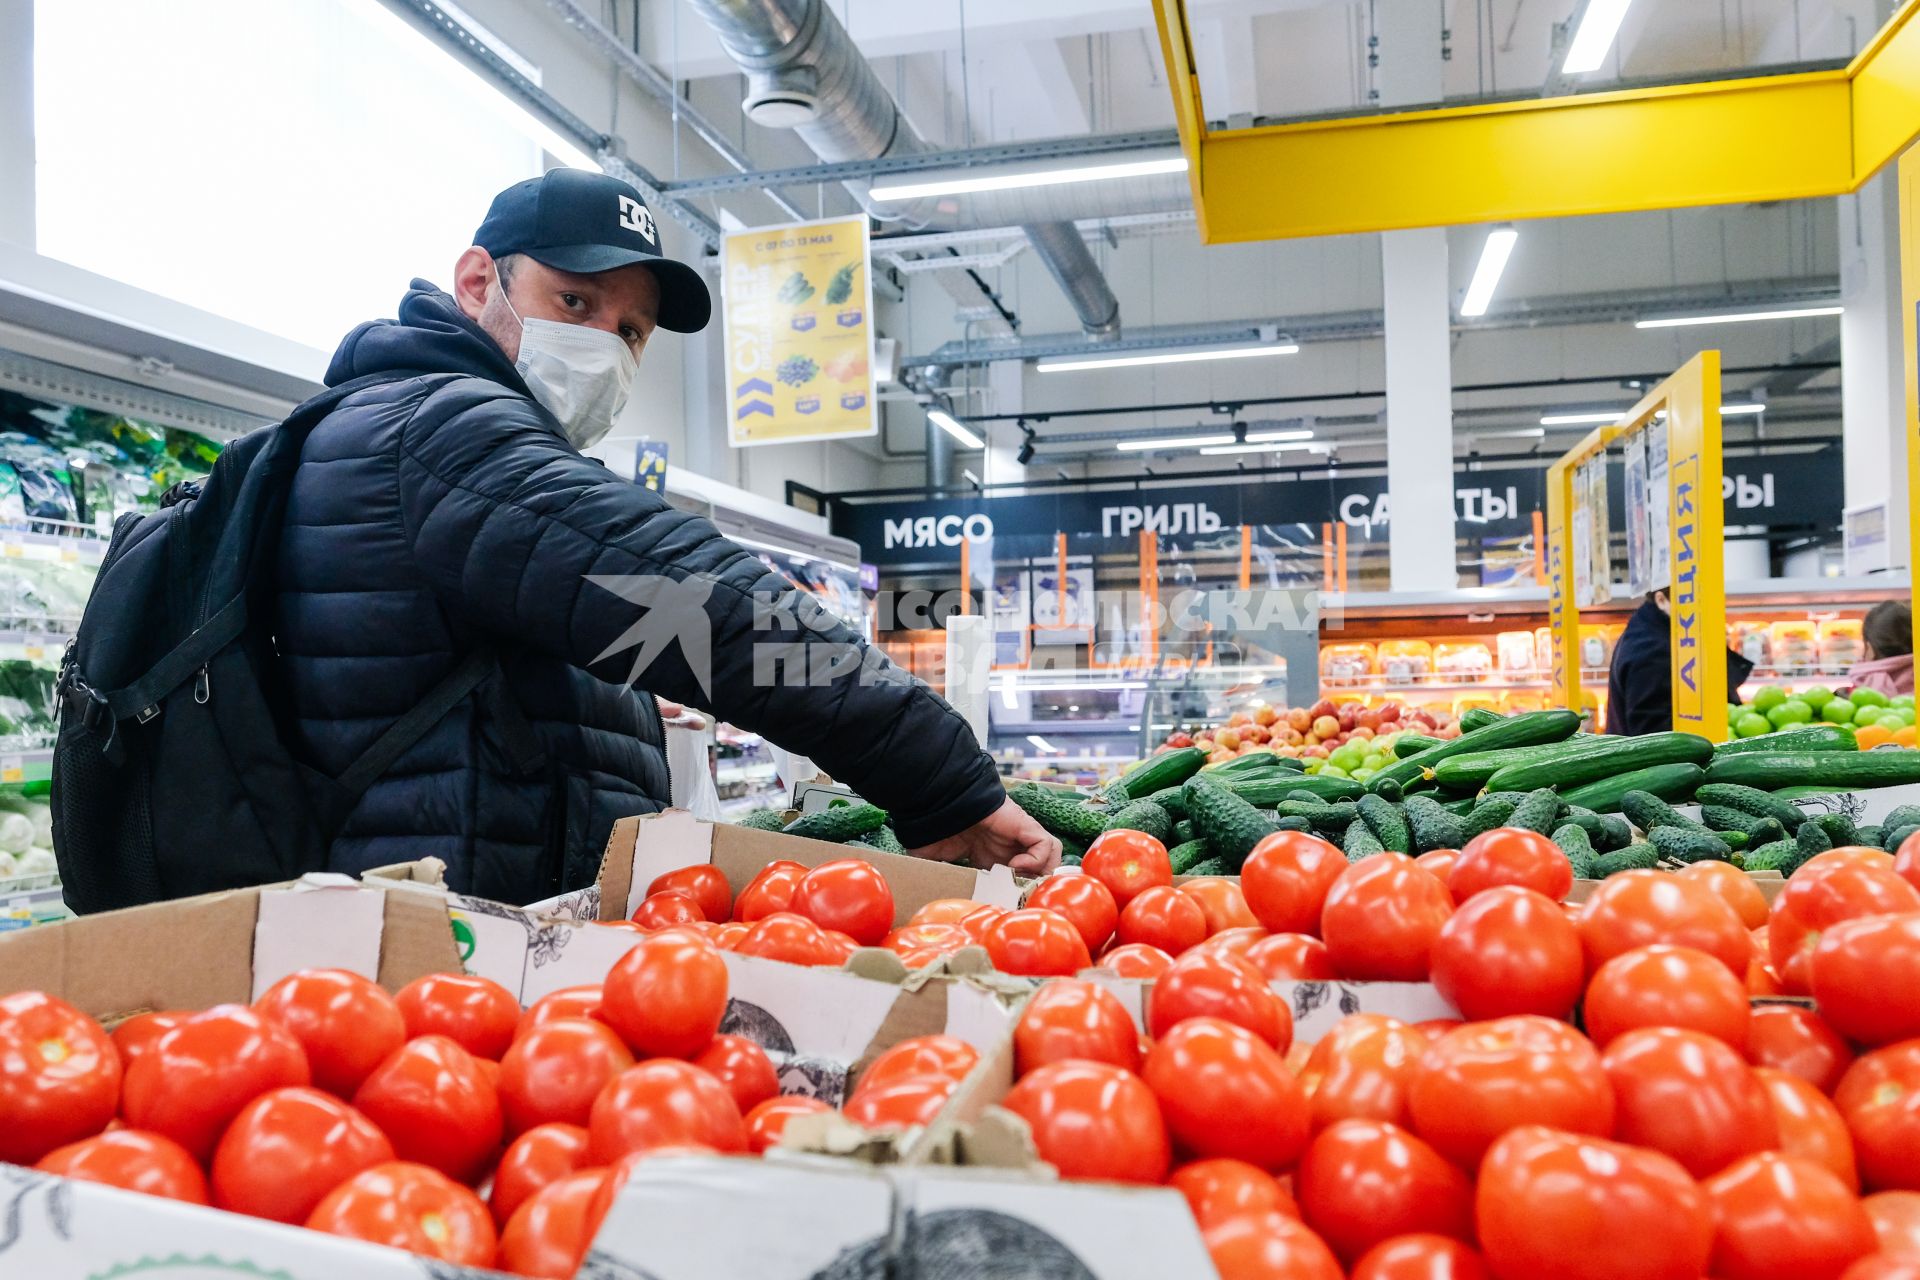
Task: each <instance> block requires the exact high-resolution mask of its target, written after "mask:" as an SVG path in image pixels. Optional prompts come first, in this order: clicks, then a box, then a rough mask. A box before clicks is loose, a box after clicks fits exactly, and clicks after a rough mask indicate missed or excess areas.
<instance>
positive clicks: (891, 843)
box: [847, 826, 907, 854]
mask: <svg viewBox="0 0 1920 1280" xmlns="http://www.w3.org/2000/svg"><path fill="white" fill-rule="evenodd" d="M847 843H848V844H863V845H865V846H867V848H869V849H878V850H879V851H880V852H881V853H901V854H904V853H905V852H906V851H907V846H905V845H903V844H901V843H900V837H899V836H897V835H895V834H894V833H893V828H892V827H888V826H879V827H875V828H874V829H873V830H871V831H869V832H867V833H866V834H865V835H858V836H855V837H854V838H853V839H852V840H849V841H848V842H847Z"/></svg>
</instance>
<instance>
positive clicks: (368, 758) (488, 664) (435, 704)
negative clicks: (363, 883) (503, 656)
mask: <svg viewBox="0 0 1920 1280" xmlns="http://www.w3.org/2000/svg"><path fill="white" fill-rule="evenodd" d="M496 661H497V660H496V659H495V657H494V654H493V651H492V650H491V649H475V650H474V651H473V652H472V653H469V654H468V655H467V656H466V657H464V658H462V659H461V660H460V661H459V663H457V664H456V665H455V666H454V668H453V670H451V671H449V672H447V674H446V675H444V676H441V677H440V680H439V682H438V683H436V684H435V685H434V686H433V688H431V689H429V690H427V692H426V694H425V695H424V696H422V697H421V699H420V701H418V702H416V703H414V704H413V706H412V708H411V709H409V710H408V711H407V712H406V714H405V715H402V716H401V717H400V718H399V719H398V720H395V721H394V722H393V723H392V724H390V725H388V726H387V728H386V730H385V732H383V733H381V735H380V736H379V737H377V738H375V739H374V740H373V745H372V746H370V747H368V748H367V749H366V750H365V751H363V752H361V753H360V758H359V759H358V760H355V761H354V762H353V763H352V764H350V765H348V766H347V768H346V771H345V772H344V773H342V774H340V776H339V777H337V778H336V779H334V781H335V782H337V783H338V784H339V786H340V789H341V790H342V791H344V792H345V793H346V795H347V797H348V798H349V799H355V800H357V799H358V798H359V797H360V796H361V794H362V793H364V792H365V791H366V789H367V788H368V787H370V786H372V785H373V784H374V783H375V782H376V781H377V780H378V779H379V778H380V776H381V775H382V774H384V773H386V771H387V770H388V769H390V768H392V767H393V762H394V761H396V760H398V759H399V758H400V757H401V756H402V755H403V754H405V753H406V750H407V748H409V747H411V746H412V745H413V744H414V743H416V742H418V741H420V739H422V738H424V737H426V735H427V731H428V730H429V729H431V728H433V726H434V725H436V724H439V723H440V721H441V719H442V717H444V716H445V715H446V714H447V712H449V711H451V710H453V708H454V707H455V706H456V705H458V704H459V702H460V700H461V699H462V698H465V697H466V696H467V695H468V694H470V693H472V692H473V691H474V690H475V689H478V688H479V687H480V685H481V683H482V682H483V681H485V680H486V678H487V677H488V676H489V675H491V674H492V673H493V670H494V667H495V665H496Z"/></svg>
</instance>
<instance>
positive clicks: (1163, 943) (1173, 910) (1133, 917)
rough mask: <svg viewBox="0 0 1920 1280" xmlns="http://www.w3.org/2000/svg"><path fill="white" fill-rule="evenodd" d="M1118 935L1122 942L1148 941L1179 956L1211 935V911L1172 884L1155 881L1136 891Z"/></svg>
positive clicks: (1123, 912)
mask: <svg viewBox="0 0 1920 1280" xmlns="http://www.w3.org/2000/svg"><path fill="white" fill-rule="evenodd" d="M1113 936H1114V937H1116V938H1118V939H1119V940H1120V944H1121V945H1122V946H1130V945H1132V944H1133V943H1136V942H1144V943H1146V944H1147V945H1148V946H1150V947H1158V948H1159V949H1160V950H1162V951H1164V952H1166V953H1167V954H1168V955H1170V956H1178V955H1179V954H1180V953H1181V952H1183V951H1186V950H1187V949H1188V948H1190V947H1193V946H1196V945H1198V944H1199V942H1200V941H1201V940H1202V939H1203V938H1205V937H1206V936H1207V914H1206V912H1204V911H1202V910H1201V909H1200V904H1199V903H1198V902H1196V901H1194V899H1193V898H1191V897H1189V896H1188V895H1187V894H1184V893H1182V892H1180V890H1178V889H1175V888H1173V887H1172V886H1171V885H1155V886H1154V887H1153V888H1151V889H1143V890H1141V891H1140V892H1139V893H1137V894H1135V895H1134V897H1133V900H1132V901H1131V902H1129V903H1127V905H1126V906H1125V907H1123V908H1121V911H1120V926H1119V928H1118V929H1117V930H1116V931H1115V933H1114V935H1113Z"/></svg>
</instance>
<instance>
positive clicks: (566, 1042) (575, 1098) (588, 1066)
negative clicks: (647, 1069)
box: [499, 1018, 633, 1137]
mask: <svg viewBox="0 0 1920 1280" xmlns="http://www.w3.org/2000/svg"><path fill="white" fill-rule="evenodd" d="M632 1065H633V1055H632V1054H631V1053H629V1052H627V1046H626V1045H625V1044H624V1043H623V1042H622V1041H621V1039H620V1037H619V1036H617V1035H615V1034H614V1033H613V1030H612V1028H610V1027H608V1026H607V1025H606V1024H605V1023H604V1022H595V1021H594V1020H592V1019H591V1018H556V1019H553V1020H552V1021H548V1022H543V1023H541V1024H540V1025H539V1026H537V1027H535V1028H533V1030H531V1031H529V1032H527V1034H526V1035H524V1036H521V1037H520V1038H519V1039H518V1040H515V1041H514V1042H513V1047H512V1048H510V1049H508V1050H507V1053H506V1056H505V1057H503V1058H501V1059H500V1083H499V1092H500V1112H501V1115H502V1117H503V1118H504V1120H505V1122H506V1132H507V1136H508V1137H512V1136H513V1135H515V1134H518V1133H525V1132H526V1131H527V1130H528V1129H531V1128H533V1127H534V1126H535V1125H540V1124H550V1123H556V1122H557V1123H561V1124H572V1125H584V1124H586V1122H587V1114H588V1113H589V1112H590V1111H592V1110H593V1100H594V1098H596V1097H598V1096H599V1093H600V1090H601V1089H602V1088H604V1087H605V1086H606V1083H607V1081H609V1080H611V1079H613V1078H614V1077H615V1076H617V1075H619V1074H620V1073H621V1072H622V1071H625V1070H626V1069H627V1068H628V1067H630V1066H632Z"/></svg>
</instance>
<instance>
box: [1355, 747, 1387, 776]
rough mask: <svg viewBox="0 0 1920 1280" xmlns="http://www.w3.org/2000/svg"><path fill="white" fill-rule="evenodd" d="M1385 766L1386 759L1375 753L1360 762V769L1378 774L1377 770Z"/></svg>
mask: <svg viewBox="0 0 1920 1280" xmlns="http://www.w3.org/2000/svg"><path fill="white" fill-rule="evenodd" d="M1386 764H1387V758H1386V757H1385V756H1383V755H1381V754H1380V753H1379V752H1377V751H1376V752H1374V753H1373V754H1371V755H1369V756H1368V757H1367V758H1366V759H1364V760H1362V761H1361V762H1360V767H1361V768H1362V769H1367V770H1371V771H1374V772H1378V771H1379V770H1381V769H1383V768H1385V767H1386Z"/></svg>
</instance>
